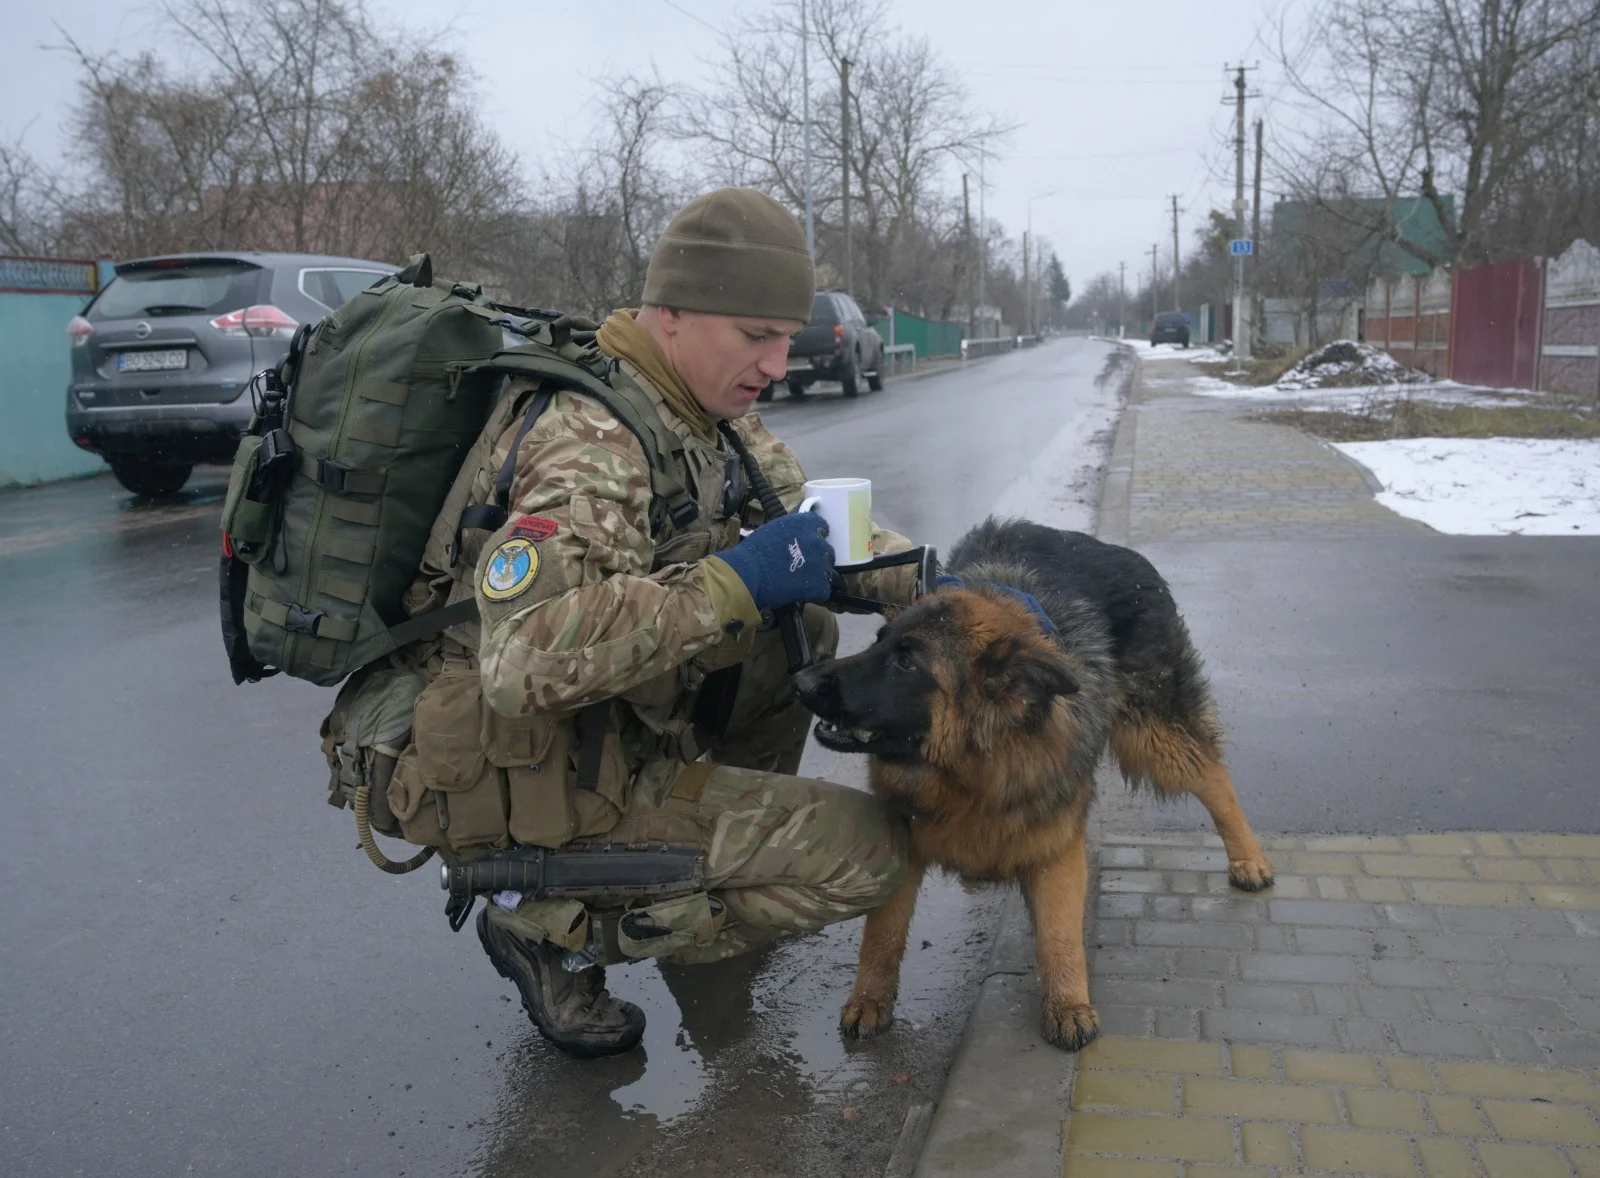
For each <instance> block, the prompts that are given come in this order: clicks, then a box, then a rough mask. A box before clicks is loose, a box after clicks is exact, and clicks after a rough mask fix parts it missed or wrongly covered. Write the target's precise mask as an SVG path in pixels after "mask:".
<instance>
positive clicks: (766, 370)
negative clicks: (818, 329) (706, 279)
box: [661, 310, 805, 421]
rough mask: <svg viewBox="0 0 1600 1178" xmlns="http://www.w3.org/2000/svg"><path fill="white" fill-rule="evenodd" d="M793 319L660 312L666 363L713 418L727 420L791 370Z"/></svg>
mask: <svg viewBox="0 0 1600 1178" xmlns="http://www.w3.org/2000/svg"><path fill="white" fill-rule="evenodd" d="M804 326H805V324H804V323H802V322H800V321H799V320H797V319H756V318H744V317H741V316H733V315H708V314H704V313H702V312H699V311H668V310H663V312H662V314H661V327H662V329H663V331H664V333H665V334H666V336H667V344H666V348H665V350H666V353H667V359H668V360H670V361H671V362H672V367H673V368H675V369H676V370H677V372H678V375H679V376H681V377H683V382H684V383H685V384H686V385H688V386H689V391H690V392H692V393H693V394H694V397H695V400H697V401H699V402H700V405H701V407H702V408H704V409H705V411H706V412H707V413H709V414H711V416H712V417H717V418H721V419H723V420H726V421H731V420H733V419H734V418H736V417H743V416H744V415H745V414H746V413H748V412H750V406H752V405H753V404H755V400H756V398H757V397H758V396H760V394H761V390H762V389H764V388H766V387H767V386H768V385H769V384H771V383H772V382H773V381H775V380H782V379H783V378H784V377H785V376H786V375H788V371H789V338H790V337H791V336H793V335H794V334H795V333H796V332H798V331H799V330H800V329H801V328H802V327H804Z"/></svg>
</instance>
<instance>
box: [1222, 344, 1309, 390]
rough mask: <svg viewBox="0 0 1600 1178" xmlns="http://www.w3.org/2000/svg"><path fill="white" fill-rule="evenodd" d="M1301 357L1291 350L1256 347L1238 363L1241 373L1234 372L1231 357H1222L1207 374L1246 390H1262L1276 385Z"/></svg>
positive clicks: (1274, 347)
mask: <svg viewBox="0 0 1600 1178" xmlns="http://www.w3.org/2000/svg"><path fill="white" fill-rule="evenodd" d="M1301 355H1302V353H1300V352H1298V351H1295V350H1294V349H1292V348H1285V347H1282V346H1277V345H1266V346H1261V345H1258V346H1257V347H1256V349H1255V351H1254V352H1253V353H1251V356H1250V358H1249V359H1248V360H1241V361H1239V367H1240V368H1241V369H1242V370H1243V371H1240V372H1235V371H1234V370H1233V357H1232V356H1227V355H1224V356H1223V357H1222V358H1221V359H1220V360H1219V361H1218V362H1217V363H1216V364H1215V365H1210V366H1208V367H1209V374H1210V375H1211V376H1216V377H1220V378H1221V379H1223V380H1226V381H1230V382H1232V383H1233V384H1236V385H1244V386H1245V387H1247V388H1262V387H1264V386H1266V385H1269V384H1277V383H1278V378H1279V377H1281V376H1282V375H1283V374H1284V373H1285V372H1287V371H1288V370H1289V369H1290V368H1291V367H1292V366H1293V365H1295V364H1296V363H1298V362H1299V360H1300V357H1301Z"/></svg>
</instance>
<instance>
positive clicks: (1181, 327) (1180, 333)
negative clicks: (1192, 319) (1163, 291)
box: [1150, 311, 1189, 348]
mask: <svg viewBox="0 0 1600 1178" xmlns="http://www.w3.org/2000/svg"><path fill="white" fill-rule="evenodd" d="M1156 344H1181V345H1182V346H1184V347H1186V348H1187V347H1188V346H1189V321H1188V320H1187V319H1185V318H1184V316H1183V312H1181V311H1163V312H1161V314H1159V315H1157V316H1156V318H1155V322H1154V323H1152V324H1151V325H1150V346H1151V347H1155V345H1156Z"/></svg>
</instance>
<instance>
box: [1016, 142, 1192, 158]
mask: <svg viewBox="0 0 1600 1178" xmlns="http://www.w3.org/2000/svg"><path fill="white" fill-rule="evenodd" d="M1193 150H1194V145H1193V144H1192V143H1190V144H1185V145H1184V146H1182V147H1158V148H1154V149H1152V150H1149V151H1100V152H1094V153H1091V154H1089V155H1073V154H1071V153H1066V152H1050V151H1046V152H1027V153H1022V154H1015V153H1008V154H1007V155H1006V158H1007V159H1013V160H1122V159H1133V158H1134V157H1136V156H1148V155H1180V154H1182V153H1184V152H1189V151H1193Z"/></svg>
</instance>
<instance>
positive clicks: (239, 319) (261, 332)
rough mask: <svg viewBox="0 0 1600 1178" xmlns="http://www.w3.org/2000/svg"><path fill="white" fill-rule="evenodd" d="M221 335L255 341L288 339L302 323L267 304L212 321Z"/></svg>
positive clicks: (230, 312)
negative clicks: (247, 338) (244, 337)
mask: <svg viewBox="0 0 1600 1178" xmlns="http://www.w3.org/2000/svg"><path fill="white" fill-rule="evenodd" d="M211 326H212V327H214V328H216V329H217V333H218V334H219V335H228V336H235V337H238V336H251V337H253V338H255V339H288V338H290V337H291V336H293V335H294V329H295V328H297V327H299V326H300V321H299V320H297V319H295V318H294V317H293V316H292V315H286V314H284V313H283V312H282V311H280V310H278V308H276V307H273V306H269V305H268V304H266V303H258V304H257V305H256V306H254V307H246V308H244V309H243V310H242V311H229V312H228V313H227V314H226V315H218V316H217V317H216V318H215V319H213V320H212V321H211Z"/></svg>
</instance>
